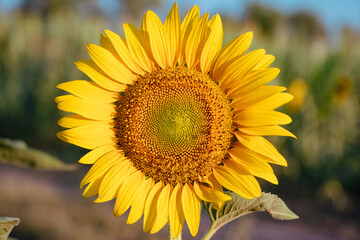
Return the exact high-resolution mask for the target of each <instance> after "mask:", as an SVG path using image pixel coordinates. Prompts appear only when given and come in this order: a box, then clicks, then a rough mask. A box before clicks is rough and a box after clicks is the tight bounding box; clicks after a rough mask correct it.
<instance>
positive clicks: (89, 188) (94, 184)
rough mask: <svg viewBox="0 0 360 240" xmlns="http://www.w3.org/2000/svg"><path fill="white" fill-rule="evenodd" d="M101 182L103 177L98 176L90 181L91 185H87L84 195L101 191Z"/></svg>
mask: <svg viewBox="0 0 360 240" xmlns="http://www.w3.org/2000/svg"><path fill="white" fill-rule="evenodd" d="M101 182H102V178H98V179H96V180H95V181H92V182H90V183H89V185H87V186H86V188H85V190H84V193H83V196H84V197H92V196H94V195H96V194H97V193H98V191H99V187H100V184H101Z"/></svg>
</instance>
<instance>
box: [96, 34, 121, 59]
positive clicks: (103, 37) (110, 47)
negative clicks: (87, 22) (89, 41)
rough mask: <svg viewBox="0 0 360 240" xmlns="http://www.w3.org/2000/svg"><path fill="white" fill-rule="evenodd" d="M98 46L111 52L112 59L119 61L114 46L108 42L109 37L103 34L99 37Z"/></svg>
mask: <svg viewBox="0 0 360 240" xmlns="http://www.w3.org/2000/svg"><path fill="white" fill-rule="evenodd" d="M100 46H101V47H103V48H105V49H106V50H108V51H109V52H111V54H112V55H114V57H116V58H117V59H118V60H120V57H119V55H118V54H117V52H116V50H115V48H114V45H113V44H112V42H111V41H110V39H109V37H108V36H107V35H105V34H103V33H102V34H101V35H100Z"/></svg>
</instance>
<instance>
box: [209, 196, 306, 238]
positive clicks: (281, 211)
mask: <svg viewBox="0 0 360 240" xmlns="http://www.w3.org/2000/svg"><path fill="white" fill-rule="evenodd" d="M225 193H226V194H227V195H229V196H231V197H232V199H231V200H230V201H228V202H225V203H224V206H223V208H222V209H221V210H219V211H218V210H216V209H215V208H213V206H212V203H211V202H204V204H203V205H204V208H205V210H206V211H207V213H208V214H209V216H210V219H211V222H212V223H211V226H210V230H209V232H208V234H207V235H206V236H205V237H204V238H203V240H206V239H210V237H211V236H212V235H214V234H215V232H216V231H217V230H219V228H221V227H222V226H224V225H225V224H227V223H229V222H231V221H233V220H235V219H237V218H239V217H241V216H244V215H246V214H249V213H252V212H260V211H267V212H268V213H269V214H270V215H271V216H272V217H273V218H275V219H278V220H293V219H297V218H299V217H298V216H297V215H296V214H295V213H293V212H292V211H291V210H290V209H289V208H288V207H287V206H286V204H285V203H284V201H283V200H281V199H280V198H279V197H278V196H276V195H274V194H271V193H264V192H263V193H262V194H261V196H260V197H257V198H254V199H246V198H243V197H241V196H240V195H238V194H236V193H233V192H225Z"/></svg>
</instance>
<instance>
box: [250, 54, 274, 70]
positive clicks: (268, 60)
mask: <svg viewBox="0 0 360 240" xmlns="http://www.w3.org/2000/svg"><path fill="white" fill-rule="evenodd" d="M274 60H275V57H274V56H273V55H270V54H266V55H265V56H264V57H263V58H262V59H261V61H260V62H259V63H258V64H257V65H256V66H255V67H254V70H260V69H265V68H268V67H269V66H270V65H271V64H272V63H273V62H274Z"/></svg>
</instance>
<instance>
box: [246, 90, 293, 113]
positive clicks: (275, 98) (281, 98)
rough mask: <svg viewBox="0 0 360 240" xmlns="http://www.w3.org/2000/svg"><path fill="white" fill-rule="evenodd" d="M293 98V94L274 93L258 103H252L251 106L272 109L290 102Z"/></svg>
mask: <svg viewBox="0 0 360 240" xmlns="http://www.w3.org/2000/svg"><path fill="white" fill-rule="evenodd" d="M293 98H294V97H293V95H291V94H289V93H276V94H274V95H272V96H271V97H269V98H267V99H264V100H262V101H261V102H259V103H256V104H254V105H253V106H252V108H259V109H260V108H261V109H270V110H274V109H276V108H279V107H281V106H282V105H284V104H286V103H288V102H290V101H291V100H293Z"/></svg>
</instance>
